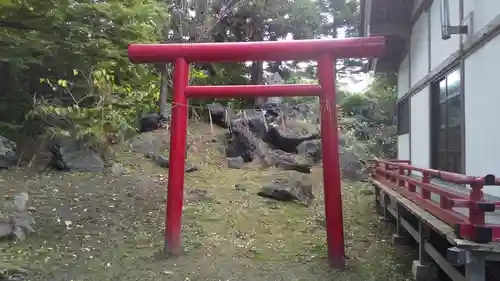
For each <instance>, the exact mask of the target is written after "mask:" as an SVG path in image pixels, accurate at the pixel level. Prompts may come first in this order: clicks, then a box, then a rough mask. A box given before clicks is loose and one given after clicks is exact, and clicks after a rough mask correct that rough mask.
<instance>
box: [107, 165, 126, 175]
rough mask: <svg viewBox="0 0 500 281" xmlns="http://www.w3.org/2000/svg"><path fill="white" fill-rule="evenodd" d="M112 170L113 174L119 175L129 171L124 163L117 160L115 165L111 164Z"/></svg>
mask: <svg viewBox="0 0 500 281" xmlns="http://www.w3.org/2000/svg"><path fill="white" fill-rule="evenodd" d="M110 172H111V174H112V175H113V176H115V177H118V176H121V175H123V174H125V173H126V172H127V169H125V167H123V165H122V164H120V163H116V162H115V163H113V165H111V168H110Z"/></svg>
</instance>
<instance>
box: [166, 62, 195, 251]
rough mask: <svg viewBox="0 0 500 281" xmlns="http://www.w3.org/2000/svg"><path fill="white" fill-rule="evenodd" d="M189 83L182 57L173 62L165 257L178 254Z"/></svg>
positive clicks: (186, 67)
mask: <svg viewBox="0 0 500 281" xmlns="http://www.w3.org/2000/svg"><path fill="white" fill-rule="evenodd" d="M188 83H189V64H188V63H187V62H186V60H184V59H183V58H178V59H177V60H176V61H175V67H174V89H173V101H172V104H173V106H172V120H171V133H170V166H169V169H168V190H167V207H166V210H165V212H166V214H165V219H166V221H165V249H164V250H165V254H166V255H173V256H177V255H180V253H181V223H182V205H183V200H184V165H185V156H186V134H187V119H188V108H187V99H186V96H185V94H184V89H185V88H186V86H187V85H188Z"/></svg>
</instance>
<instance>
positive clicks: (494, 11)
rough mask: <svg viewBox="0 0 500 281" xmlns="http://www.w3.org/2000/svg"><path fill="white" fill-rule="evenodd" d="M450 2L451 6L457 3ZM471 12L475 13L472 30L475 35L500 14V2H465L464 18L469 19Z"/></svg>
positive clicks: (476, 0) (475, 0)
mask: <svg viewBox="0 0 500 281" xmlns="http://www.w3.org/2000/svg"><path fill="white" fill-rule="evenodd" d="M435 2H436V1H435ZM449 2H450V5H451V3H452V2H455V1H454V0H452V1H449ZM457 2H458V0H457ZM470 12H473V17H472V18H473V23H472V30H473V32H474V33H475V32H477V31H478V30H480V29H481V28H483V27H485V26H486V25H487V24H488V23H489V22H491V21H492V20H493V19H494V18H495V17H496V16H498V15H499V14H500V1H496V0H464V17H467V15H468V14H469V13H470Z"/></svg>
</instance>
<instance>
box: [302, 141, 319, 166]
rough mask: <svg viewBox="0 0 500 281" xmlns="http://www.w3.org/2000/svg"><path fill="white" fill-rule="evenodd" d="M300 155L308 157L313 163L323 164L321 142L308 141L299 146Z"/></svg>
mask: <svg viewBox="0 0 500 281" xmlns="http://www.w3.org/2000/svg"><path fill="white" fill-rule="evenodd" d="M297 150H298V153H299V154H301V155H306V156H308V157H309V158H310V159H311V160H312V161H313V163H315V164H317V163H319V162H321V158H322V157H323V155H322V151H321V140H307V141H304V142H302V143H301V144H299V145H298V146H297Z"/></svg>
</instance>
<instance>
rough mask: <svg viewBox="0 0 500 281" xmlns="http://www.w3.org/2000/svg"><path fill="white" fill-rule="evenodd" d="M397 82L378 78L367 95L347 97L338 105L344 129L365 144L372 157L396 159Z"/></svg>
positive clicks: (381, 77) (384, 77)
mask: <svg viewBox="0 0 500 281" xmlns="http://www.w3.org/2000/svg"><path fill="white" fill-rule="evenodd" d="M388 85H394V82H393V81H391V80H390V78H389V77H386V76H379V77H377V78H376V79H375V80H374V82H373V83H372V85H371V86H370V88H369V89H368V90H367V91H366V92H365V93H352V94H347V95H346V97H345V98H344V99H343V100H342V102H341V103H340V104H339V106H340V110H341V122H340V124H341V126H342V128H343V130H344V132H346V133H347V134H349V135H350V136H351V139H355V140H358V141H361V142H363V143H364V144H365V145H366V149H367V151H368V152H369V154H371V155H375V156H380V157H387V158H394V157H395V156H396V134H395V133H396V128H395V126H394V112H395V111H394V109H395V106H396V101H397V94H396V89H395V87H394V86H388Z"/></svg>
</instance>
